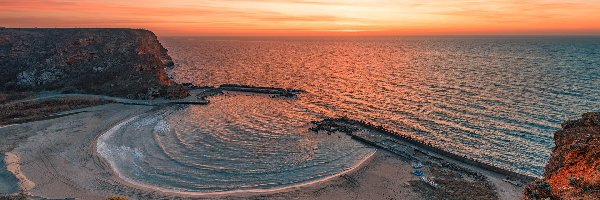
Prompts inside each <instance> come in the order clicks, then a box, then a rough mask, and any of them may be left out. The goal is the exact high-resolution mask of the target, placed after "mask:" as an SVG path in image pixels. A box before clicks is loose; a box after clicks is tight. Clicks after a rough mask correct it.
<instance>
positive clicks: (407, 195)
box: [0, 104, 523, 199]
mask: <svg viewBox="0 0 600 200" xmlns="http://www.w3.org/2000/svg"><path fill="white" fill-rule="evenodd" d="M159 108H160V107H154V106H142V105H123V104H106V105H100V106H94V107H88V108H83V109H79V110H76V112H77V114H73V115H65V116H64V117H59V118H54V119H49V120H43V121H34V122H29V123H24V124H18V125H12V126H6V127H3V128H0V137H2V138H6V139H5V140H2V141H0V146H1V147H2V153H4V154H5V155H6V158H5V162H6V163H7V168H8V170H9V171H11V172H13V173H14V174H15V175H16V177H17V178H18V179H19V180H20V182H21V183H20V185H19V187H20V188H21V189H22V191H24V192H26V193H28V194H30V195H33V196H40V197H45V198H77V199H105V198H107V197H113V196H124V197H128V198H131V199H155V198H173V197H177V198H194V199H195V198H234V199H235V198H273V199H399V198H401V199H424V198H427V197H425V196H423V192H427V191H422V190H419V189H418V188H419V187H418V184H421V183H422V181H421V180H420V179H419V177H417V176H414V175H413V174H411V172H412V170H413V167H412V166H411V163H410V162H407V161H406V160H403V159H402V158H401V157H399V156H397V155H395V154H393V153H390V152H387V151H385V150H378V151H377V152H376V153H375V154H374V155H372V156H371V157H369V158H368V159H366V160H365V161H364V162H361V164H360V165H359V166H357V167H356V168H355V169H352V170H349V171H347V172H346V173H344V174H338V175H336V176H333V177H329V178H327V179H326V180H321V181H315V182H314V183H312V184H304V185H302V186H297V187H289V188H286V189H274V190H271V191H264V192H259V193H256V192H234V193H222V194H209V195H200V196H198V195H192V194H186V193H177V194H175V193H170V192H159V191H158V190H153V189H149V188H148V187H143V186H139V185H135V184H132V183H131V182H128V181H125V180H124V179H122V178H120V177H119V176H118V175H117V174H116V173H115V172H114V171H113V169H112V168H111V167H110V164H109V163H108V162H107V161H106V160H104V159H103V158H102V157H101V156H100V155H99V154H98V153H97V151H96V144H97V142H96V141H97V139H98V138H99V137H101V135H102V134H104V133H106V132H107V131H109V130H110V129H111V128H112V127H115V126H116V125H118V124H119V123H122V122H124V121H126V120H128V119H131V118H133V117H135V116H137V115H140V114H143V113H145V112H149V111H152V110H153V109H159ZM71 112H74V111H71ZM339 134H341V133H339ZM437 156H440V157H441V158H443V159H444V160H448V161H450V162H455V161H452V160H451V159H448V158H444V157H443V156H442V155H437ZM455 163H457V164H459V165H460V166H464V167H466V168H470V169H472V170H474V171H477V172H479V173H481V174H484V175H485V176H487V177H488V180H489V181H490V182H491V183H492V184H493V185H494V187H495V188H496V192H497V194H498V197H499V198H500V199H517V198H520V195H521V193H522V189H523V188H522V187H519V186H515V185H513V184H510V183H508V182H506V181H504V180H503V179H504V177H503V176H502V175H500V174H496V173H492V172H488V171H485V170H482V169H479V168H475V167H470V166H468V165H464V164H461V163H459V162H455Z"/></svg>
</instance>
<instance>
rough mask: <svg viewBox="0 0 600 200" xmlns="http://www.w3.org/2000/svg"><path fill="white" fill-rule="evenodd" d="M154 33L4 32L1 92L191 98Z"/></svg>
mask: <svg viewBox="0 0 600 200" xmlns="http://www.w3.org/2000/svg"><path fill="white" fill-rule="evenodd" d="M173 65H174V64H173V61H172V60H171V58H170V57H169V55H168V54H167V50H166V49H165V48H163V46H162V45H161V44H160V42H159V41H158V39H157V37H156V35H154V33H152V32H150V31H147V30H137V29H1V30H0V68H1V69H2V70H1V71H0V91H40V90H60V91H64V92H68V93H91V94H103V95H111V96H120V97H127V98H135V99H152V98H156V97H168V98H180V97H184V96H188V95H189V93H188V92H187V90H186V89H185V88H183V87H182V86H180V85H178V84H175V83H173V82H172V81H171V80H170V79H169V77H168V75H167V73H166V69H165V68H168V67H172V66H173Z"/></svg>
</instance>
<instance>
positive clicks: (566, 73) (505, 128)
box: [101, 36, 600, 193]
mask: <svg viewBox="0 0 600 200" xmlns="http://www.w3.org/2000/svg"><path fill="white" fill-rule="evenodd" d="M160 41H161V43H162V44H163V45H164V46H165V47H166V48H167V49H168V50H169V55H170V56H171V57H172V58H173V59H174V62H175V63H176V67H175V68H174V69H173V71H172V73H173V75H174V78H175V81H177V82H179V83H192V84H194V85H197V86H218V85H220V84H243V85H253V86H265V87H280V88H294V89H301V90H304V91H306V92H305V93H303V94H301V95H300V96H299V97H298V98H294V99H284V98H271V97H268V96H264V95H263V96H261V95H250V94H228V95H222V96H216V97H213V98H211V99H210V101H211V104H209V105H206V106H184V107H179V108H175V109H164V110H158V111H156V113H151V114H147V115H144V116H139V118H136V119H134V120H133V121H131V122H129V123H127V124H123V126H122V127H120V129H119V130H115V133H114V134H113V135H112V136H111V137H107V138H104V139H105V140H102V141H103V144H104V145H106V148H104V150H105V151H104V152H101V153H104V154H105V155H106V156H105V157H111V158H113V163H114V167H115V166H116V168H117V169H118V170H117V171H120V173H121V175H122V176H124V177H126V178H128V179H130V180H131V181H132V182H136V183H140V184H143V185H147V186H149V187H155V188H162V189H165V190H171V191H181V192H192V193H193V192H231V191H245V190H273V189H276V188H285V187H292V186H297V185H301V184H309V183H313V182H316V181H320V180H324V179H327V178H328V177H331V176H335V175H336V174H339V173H342V172H344V171H347V170H351V169H353V168H354V167H356V166H357V165H358V164H360V163H361V162H362V161H364V160H365V159H366V158H368V157H369V156H371V155H372V154H373V152H375V149H373V148H372V147H370V146H366V145H364V144H362V143H359V142H356V141H353V140H352V139H350V138H348V137H346V136H344V135H334V136H328V135H326V134H315V133H313V132H310V131H308V128H309V127H310V122H311V121H314V120H319V119H323V118H325V117H341V116H346V117H350V118H353V119H357V120H363V121H367V122H370V123H373V124H376V125H381V126H384V127H386V128H387V129H390V130H393V131H395V132H397V133H398V134H402V135H405V136H409V137H412V138H415V139H417V140H421V141H425V142H428V143H431V144H432V145H433V146H435V147H437V148H441V149H444V150H447V151H450V152H453V153H455V154H458V155H461V156H465V157H468V158H471V159H475V160H478V161H481V162H484V163H487V164H490V165H494V166H498V167H501V168H504V169H508V170H511V171H514V172H517V173H521V174H525V175H530V176H535V177H540V176H541V175H542V174H543V172H544V166H545V164H546V162H547V161H548V159H549V156H550V153H551V151H552V148H553V145H554V143H553V133H554V132H555V131H556V130H558V129H560V127H561V126H560V125H561V122H563V121H565V120H567V119H576V118H578V117H579V116H581V114H583V113H585V112H590V111H600V38H599V37H542V36H539V37H537V36H536V37H534V36H527V37H525V36H523V37H520V36H519V37H517V36H511V37H492V36H485V37H484V36H481V37H479V36H477V37H475V36H470V37H361V38H350V37H343V38H334V37H331V38H316V37H312V38H299V37H290V38H285V37H236V38H227V37H164V38H160ZM149 124H150V125H151V126H150V127H153V128H148V125H149ZM128 133H136V134H133V135H132V134H128ZM122 141H137V142H122ZM133 158H135V159H133ZM132 160H143V162H141V161H140V162H132Z"/></svg>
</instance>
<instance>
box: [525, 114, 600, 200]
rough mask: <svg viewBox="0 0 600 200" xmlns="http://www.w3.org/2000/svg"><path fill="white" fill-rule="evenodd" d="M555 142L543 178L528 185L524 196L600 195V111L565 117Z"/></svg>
mask: <svg viewBox="0 0 600 200" xmlns="http://www.w3.org/2000/svg"><path fill="white" fill-rule="evenodd" d="M554 142H555V143H556V147H555V148H554V150H553V151H552V157H551V158H550V161H549V162H548V164H547V165H546V169H545V172H544V177H543V179H542V180H538V181H535V182H533V183H531V184H530V185H529V186H528V187H527V188H526V189H525V198H526V199H600V113H586V114H583V116H582V118H581V119H578V120H569V121H566V122H565V123H563V124H562V129H561V130H559V131H557V132H556V133H554Z"/></svg>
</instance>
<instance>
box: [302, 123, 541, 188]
mask: <svg viewBox="0 0 600 200" xmlns="http://www.w3.org/2000/svg"><path fill="white" fill-rule="evenodd" d="M313 124H314V125H315V126H314V127H311V128H310V130H311V131H315V132H318V131H320V130H324V131H327V132H335V131H339V132H343V133H346V134H348V135H350V136H351V137H352V138H354V139H355V140H358V141H361V142H365V143H367V144H370V145H373V146H376V147H378V148H382V149H385V150H387V151H391V152H393V153H396V152H395V150H394V148H393V146H394V145H393V144H392V145H389V144H385V143H384V142H379V143H378V142H376V141H378V140H399V141H402V142H406V143H409V144H411V145H414V146H416V147H419V148H422V149H424V150H427V151H430V152H434V153H437V154H439V155H443V156H446V157H448V158H451V159H454V160H456V161H459V162H462V163H465V164H468V165H471V166H475V167H478V168H481V169H485V170H487V171H490V172H494V173H497V174H502V175H504V176H507V177H509V179H511V180H519V182H530V181H532V180H534V179H535V178H534V177H531V176H527V175H523V174H519V173H515V172H512V171H509V170H506V169H503V168H500V167H497V166H493V165H490V164H486V163H483V162H480V161H477V160H474V159H471V158H467V157H464V156H460V155H457V154H454V153H451V152H449V151H447V150H444V149H440V148H436V147H434V146H433V145H432V144H429V143H427V142H423V141H420V140H416V139H413V138H411V137H408V136H404V135H401V134H399V133H396V132H394V131H392V130H389V129H387V128H385V127H383V126H377V125H374V124H372V123H370V122H365V121H359V120H354V119H350V118H347V117H341V118H327V119H324V120H322V121H314V122H313ZM362 129H366V130H370V131H374V132H377V133H380V135H378V136H377V137H372V136H373V135H368V134H367V135H365V134H361V131H360V130H362ZM396 154H397V155H400V156H401V157H404V158H405V159H407V160H412V158H411V156H409V155H406V154H403V153H396Z"/></svg>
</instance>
